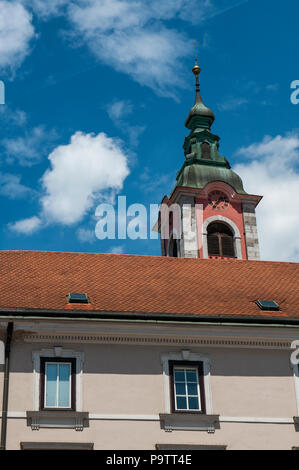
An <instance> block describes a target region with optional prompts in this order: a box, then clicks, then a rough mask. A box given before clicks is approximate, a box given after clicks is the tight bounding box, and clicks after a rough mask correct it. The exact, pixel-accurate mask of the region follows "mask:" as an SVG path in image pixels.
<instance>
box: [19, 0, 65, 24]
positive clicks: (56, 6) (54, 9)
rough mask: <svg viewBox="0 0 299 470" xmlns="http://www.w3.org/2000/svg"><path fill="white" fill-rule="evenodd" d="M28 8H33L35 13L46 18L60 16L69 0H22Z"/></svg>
mask: <svg viewBox="0 0 299 470" xmlns="http://www.w3.org/2000/svg"><path fill="white" fill-rule="evenodd" d="M22 1H23V4H24V5H25V6H26V7H27V8H31V9H32V10H33V11H34V13H36V14H37V15H39V16H41V17H42V18H43V19H44V20H46V19H48V18H49V17H51V16H58V15H60V14H62V13H63V8H64V7H65V6H66V5H67V3H69V0H22Z"/></svg>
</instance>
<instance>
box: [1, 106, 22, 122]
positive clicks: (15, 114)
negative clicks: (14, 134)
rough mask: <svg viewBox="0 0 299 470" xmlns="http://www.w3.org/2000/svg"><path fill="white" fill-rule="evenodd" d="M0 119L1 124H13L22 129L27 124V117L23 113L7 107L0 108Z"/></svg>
mask: <svg viewBox="0 0 299 470" xmlns="http://www.w3.org/2000/svg"><path fill="white" fill-rule="evenodd" d="M0 119H1V121H2V123H7V124H14V125H16V126H19V127H22V126H24V125H25V124H26V122H27V115H26V113H25V111H22V110H20V109H12V108H10V107H9V106H8V105H6V104H5V105H1V106H0Z"/></svg>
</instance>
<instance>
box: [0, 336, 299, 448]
mask: <svg viewBox="0 0 299 470" xmlns="http://www.w3.org/2000/svg"><path fill="white" fill-rule="evenodd" d="M53 346H54V345H53V344H47V343H32V344H29V343H22V342H17V343H14V344H13V346H12V352H11V374H10V394H9V412H11V413H12V412H14V413H16V412H19V413H21V412H23V413H24V412H26V411H27V410H33V409H34V408H33V392H34V379H33V363H32V351H33V350H40V349H44V348H53ZM64 347H65V348H66V349H72V350H75V351H80V352H84V366H83V411H88V412H89V413H92V414H98V415H100V414H107V415H113V414H115V415H117V414H122V415H153V419H154V415H156V416H157V415H158V414H159V413H164V412H165V403H164V383H163V376H162V365H161V354H165V353H167V352H175V351H177V352H179V351H180V350H181V349H182V348H181V347H176V346H171V347H166V346H140V345H138V346H136V345H118V344H113V345H112V344H111V345H109V344H88V343H81V344H80V343H74V344H71V343H67V344H65V345H64ZM189 349H190V350H191V351H192V352H193V353H199V354H202V355H203V356H204V357H208V358H209V359H210V363H211V391H212V404H213V413H215V414H220V416H221V417H234V418H239V419H241V418H244V417H245V418H252V419H254V418H258V419H261V418H292V417H293V416H296V415H298V411H297V406H296V396H295V387H294V379H293V371H292V369H291V367H290V362H289V356H290V353H289V351H288V350H267V349H242V348H239V349H237V348H220V347H214V348H212V347H210V348H201V347H195V348H193V347H192V348H191V347H190V348H189ZM2 376H3V373H1V369H0V387H1V388H0V402H2ZM111 418H113V416H111ZM128 418H129V416H128ZM298 437H299V436H298V434H297V433H296V432H295V429H294V425H293V424H292V423H290V424H274V423H241V422H240V423H238V422H237V423H229V422H221V426H220V429H219V430H216V432H215V433H214V434H208V433H207V432H206V431H173V432H165V431H164V430H162V429H160V422H159V421H157V420H156V421H154V420H153V421H150V420H144V421H136V420H134V419H133V420H122V421H120V420H115V419H114V420H113V419H111V420H106V419H104V420H103V419H91V420H90V427H89V428H84V430H83V432H77V431H75V430H72V429H69V430H67V429H63V430H62V429H40V430H39V431H32V430H31V428H30V427H28V426H27V425H26V419H24V418H9V419H8V434H7V448H8V449H18V448H19V447H20V442H21V441H42V442H44V441H50V442H51V441H60V440H61V441H63V442H94V443H95V448H98V449H100V448H102V449H104V448H105V449H142V448H146V449H154V446H155V444H156V443H180V444H220V445H223V444H224V445H228V448H231V449H238V448H243V449H250V448H252V449H262V448H265V449H266V448H279V449H290V448H291V447H292V446H293V445H296V443H297V442H298Z"/></svg>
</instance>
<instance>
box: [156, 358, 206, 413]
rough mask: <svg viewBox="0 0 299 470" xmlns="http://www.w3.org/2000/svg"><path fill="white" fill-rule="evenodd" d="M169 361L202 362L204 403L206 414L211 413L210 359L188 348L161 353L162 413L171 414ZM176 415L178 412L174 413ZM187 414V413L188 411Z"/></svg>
mask: <svg viewBox="0 0 299 470" xmlns="http://www.w3.org/2000/svg"><path fill="white" fill-rule="evenodd" d="M169 361H190V365H192V361H193V362H202V363H203V382H204V391H205V405H206V415H205V416H207V415H212V414H213V409H212V394H211V384H210V359H209V358H208V357H205V356H202V355H201V354H198V353H192V352H191V351H189V350H188V349H184V350H181V351H178V352H170V353H166V354H162V355H161V363H162V368H163V382H164V413H165V414H172V410H171V390H170V380H169ZM175 414H176V415H177V414H178V413H175ZM188 414H189V413H188Z"/></svg>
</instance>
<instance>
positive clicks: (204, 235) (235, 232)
mask: <svg viewBox="0 0 299 470" xmlns="http://www.w3.org/2000/svg"><path fill="white" fill-rule="evenodd" d="M212 222H224V223H225V224H227V225H228V226H229V228H230V229H231V230H232V232H233V235H234V248H235V256H236V258H238V259H242V248H241V234H240V231H239V229H238V227H237V226H236V224H235V223H234V222H233V221H232V220H230V219H228V218H227V217H223V216H222V215H214V216H212V217H209V218H208V219H206V220H205V221H204V223H203V225H202V247H203V257H204V258H208V257H209V251H208V231H207V230H208V226H209V225H210V224H211V223H212Z"/></svg>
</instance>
